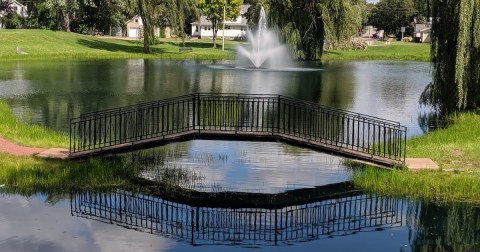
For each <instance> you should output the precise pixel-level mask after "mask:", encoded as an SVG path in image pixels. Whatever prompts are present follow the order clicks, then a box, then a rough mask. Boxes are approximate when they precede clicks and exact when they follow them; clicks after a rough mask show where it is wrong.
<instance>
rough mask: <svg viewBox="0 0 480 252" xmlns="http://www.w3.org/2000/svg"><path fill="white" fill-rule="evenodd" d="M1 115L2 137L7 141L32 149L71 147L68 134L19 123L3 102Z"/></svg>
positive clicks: (0, 109) (0, 102)
mask: <svg viewBox="0 0 480 252" xmlns="http://www.w3.org/2000/svg"><path fill="white" fill-rule="evenodd" d="M0 115H1V117H0V136H2V137H3V138H5V139H8V140H11V141H13V142H15V143H17V144H20V145H23V146H30V147H41V148H51V147H61V148H68V146H69V139H68V138H69V136H68V135H67V134H62V133H58V132H55V131H53V130H50V129H47V128H45V127H43V126H39V125H26V124H24V123H21V122H18V121H17V119H16V118H15V115H14V114H13V113H12V111H11V109H10V107H9V106H8V105H7V103H6V102H5V101H2V100H0ZM2 161H3V160H2ZM0 163H1V162H0Z"/></svg>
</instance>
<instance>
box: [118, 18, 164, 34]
mask: <svg viewBox="0 0 480 252" xmlns="http://www.w3.org/2000/svg"><path fill="white" fill-rule="evenodd" d="M126 26H127V34H126V35H127V37H129V38H135V39H140V38H143V21H142V17H140V16H139V15H136V16H134V17H133V18H132V19H130V20H128V21H127V22H126ZM153 33H154V35H155V36H157V37H158V36H160V28H159V27H154V28H153Z"/></svg>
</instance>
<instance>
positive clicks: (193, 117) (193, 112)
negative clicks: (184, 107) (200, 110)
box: [192, 94, 197, 130]
mask: <svg viewBox="0 0 480 252" xmlns="http://www.w3.org/2000/svg"><path fill="white" fill-rule="evenodd" d="M196 99H197V94H193V96H192V127H193V130H195V128H196V127H195V122H196V121H195V115H196V114H195V109H196Z"/></svg>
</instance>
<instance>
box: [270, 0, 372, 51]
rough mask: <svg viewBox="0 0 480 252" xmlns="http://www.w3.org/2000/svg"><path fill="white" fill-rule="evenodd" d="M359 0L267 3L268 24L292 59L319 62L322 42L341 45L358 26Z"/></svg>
mask: <svg viewBox="0 0 480 252" xmlns="http://www.w3.org/2000/svg"><path fill="white" fill-rule="evenodd" d="M362 4H366V3H365V1H360V0H328V1H327V0H269V1H268V2H267V5H268V7H269V8H268V9H269V18H270V24H272V25H274V26H275V27H276V28H277V29H278V30H279V31H280V33H281V35H282V37H283V39H284V40H285V42H286V43H287V44H288V45H289V46H290V47H291V48H292V50H293V54H294V57H295V58H298V59H304V60H319V59H320V58H321V56H322V53H323V45H324V39H328V40H329V41H336V42H339V41H345V40H349V39H350V38H351V37H352V36H354V35H355V32H356V31H357V29H358V28H359V26H360V25H361V23H362V18H361V9H362V8H361V5H362Z"/></svg>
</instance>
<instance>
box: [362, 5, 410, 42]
mask: <svg viewBox="0 0 480 252" xmlns="http://www.w3.org/2000/svg"><path fill="white" fill-rule="evenodd" d="M416 15H417V11H416V10H415V8H414V3H413V0H381V1H380V2H378V3H377V4H376V5H375V7H374V8H373V9H372V12H371V13H370V16H369V18H368V23H369V24H371V25H373V26H376V27H377V28H378V29H381V30H384V31H385V33H387V34H397V33H398V32H400V28H401V27H407V26H410V23H411V22H412V21H413V17H414V16H416Z"/></svg>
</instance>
